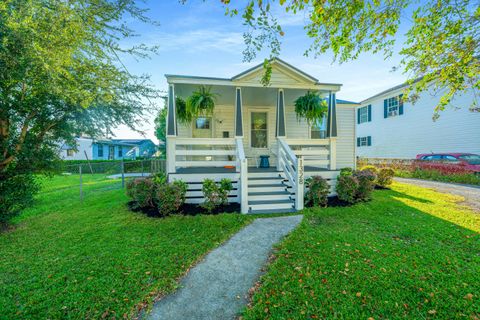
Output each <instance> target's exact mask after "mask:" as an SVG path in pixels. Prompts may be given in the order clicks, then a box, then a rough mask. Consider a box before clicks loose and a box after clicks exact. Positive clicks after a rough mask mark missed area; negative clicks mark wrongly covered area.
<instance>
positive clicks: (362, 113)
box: [357, 104, 372, 124]
mask: <svg viewBox="0 0 480 320" xmlns="http://www.w3.org/2000/svg"><path fill="white" fill-rule="evenodd" d="M357 117H358V121H357V123H358V124H360V123H364V122H370V121H372V105H371V104H369V105H368V106H365V107H361V108H359V109H358V114H357Z"/></svg>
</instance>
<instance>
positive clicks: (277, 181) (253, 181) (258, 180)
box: [248, 177, 283, 186]
mask: <svg viewBox="0 0 480 320" xmlns="http://www.w3.org/2000/svg"><path fill="white" fill-rule="evenodd" d="M282 182H283V178H280V177H278V178H248V185H249V186H253V185H259V184H282Z"/></svg>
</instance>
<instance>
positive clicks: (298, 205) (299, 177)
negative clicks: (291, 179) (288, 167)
mask: <svg viewBox="0 0 480 320" xmlns="http://www.w3.org/2000/svg"><path fill="white" fill-rule="evenodd" d="M296 169H297V172H296V174H295V178H296V181H295V185H296V187H297V190H296V192H295V209H297V210H302V209H303V202H304V199H303V197H304V192H305V189H304V188H305V178H304V172H303V156H300V157H298V159H297V168H296Z"/></svg>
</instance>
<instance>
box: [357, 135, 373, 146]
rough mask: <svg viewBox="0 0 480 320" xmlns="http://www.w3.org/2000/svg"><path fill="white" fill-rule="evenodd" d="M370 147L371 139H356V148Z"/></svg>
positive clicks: (369, 137) (368, 137) (367, 137)
mask: <svg viewBox="0 0 480 320" xmlns="http://www.w3.org/2000/svg"><path fill="white" fill-rule="evenodd" d="M371 145H372V137H371V136H366V137H358V138H357V147H368V146H371Z"/></svg>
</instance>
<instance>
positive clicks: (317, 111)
mask: <svg viewBox="0 0 480 320" xmlns="http://www.w3.org/2000/svg"><path fill="white" fill-rule="evenodd" d="M327 112H328V105H327V100H326V99H323V98H321V97H320V96H319V95H318V94H317V93H315V92H311V91H308V92H307V93H306V94H305V95H303V96H301V97H299V98H297V100H295V113H296V114H297V119H299V118H303V119H305V120H306V121H307V123H308V124H309V125H311V124H313V123H321V121H322V120H323V118H324V117H325V116H326V114H327Z"/></svg>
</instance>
